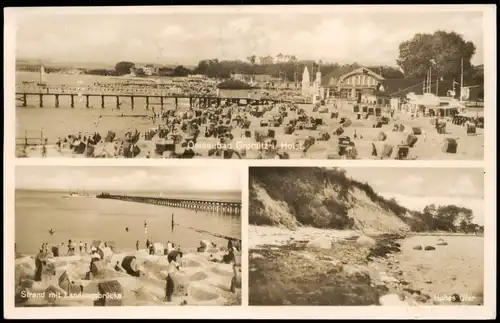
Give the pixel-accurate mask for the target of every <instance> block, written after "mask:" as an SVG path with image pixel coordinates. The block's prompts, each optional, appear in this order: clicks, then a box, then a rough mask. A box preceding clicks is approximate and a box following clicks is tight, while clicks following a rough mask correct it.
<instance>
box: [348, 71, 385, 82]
mask: <svg viewBox="0 0 500 323" xmlns="http://www.w3.org/2000/svg"><path fill="white" fill-rule="evenodd" d="M356 74H367V75H370V76H372V77H374V78H376V79H377V80H379V81H382V80H384V77H382V76H381V75H379V74H377V73H375V72H374V71H372V70H370V69H368V68H366V67H360V68H357V69H355V70H353V71H351V72H349V73H346V74H344V75H342V76H341V77H340V78H339V82H338V83H342V82H344V80H345V79H346V78H348V77H349V76H352V75H356Z"/></svg>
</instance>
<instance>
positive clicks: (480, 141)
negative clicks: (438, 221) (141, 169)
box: [16, 73, 484, 160]
mask: <svg viewBox="0 0 500 323" xmlns="http://www.w3.org/2000/svg"><path fill="white" fill-rule="evenodd" d="M25 74H26V73H25ZM32 77H35V76H34V75H32ZM53 77H54V80H53V82H56V81H57V82H76V79H77V78H78V75H77V76H68V77H66V76H65V75H54V76H53ZM58 77H59V78H58ZM87 77H89V76H87ZM26 78H29V76H28V75H23V76H22V78H20V79H26ZM90 80H91V79H88V80H86V81H85V82H86V83H89V82H91V81H90ZM68 84H71V83H68ZM64 100H66V101H64ZM90 100H91V101H90V108H86V107H85V102H84V101H85V100H84V98H83V97H80V99H78V100H76V102H75V108H71V107H70V106H69V97H68V98H63V97H62V98H61V101H60V107H59V108H55V106H54V104H55V103H54V102H52V101H51V99H50V98H48V99H46V100H45V101H44V104H45V105H44V108H39V107H38V98H37V97H33V98H31V101H30V104H29V106H28V107H22V106H20V105H19V104H20V103H18V106H17V107H16V137H17V138H18V139H17V141H16V142H17V144H18V145H17V155H18V156H22V157H41V156H42V149H41V146H40V145H35V146H29V147H27V148H25V151H23V149H22V148H23V147H22V143H23V140H22V138H24V137H25V136H28V137H31V138H37V137H43V138H46V139H47V145H46V148H47V153H46V157H51V158H57V157H73V158H75V157H83V156H84V154H82V153H75V152H74V151H73V149H71V148H70V147H69V145H68V147H63V148H62V149H57V148H56V141H57V140H58V138H65V137H67V136H68V135H74V136H76V135H78V133H81V134H82V136H89V135H90V134H93V133H94V132H98V133H100V134H101V136H103V137H104V136H106V134H107V132H108V131H113V132H115V133H116V134H117V137H116V139H115V141H117V140H122V139H123V136H124V135H125V133H126V132H128V131H135V130H137V131H139V132H140V133H141V134H142V136H141V138H140V139H139V141H138V142H137V145H138V147H139V148H140V150H141V151H140V153H139V154H138V155H137V156H136V158H145V157H146V156H149V158H164V156H163V155H162V154H158V153H156V152H155V149H156V142H157V141H158V139H159V138H158V135H155V136H153V137H152V138H149V139H147V140H146V138H145V137H144V133H146V132H148V131H149V130H151V129H157V128H158V127H159V126H161V125H163V126H165V125H166V123H165V121H164V120H162V119H161V118H157V119H156V120H153V118H152V116H153V109H155V111H156V113H160V107H159V106H158V102H156V101H155V102H153V101H151V102H150V107H149V110H147V109H146V101H145V99H144V98H137V100H136V105H135V109H132V108H131V106H130V102H129V101H130V99H122V100H121V103H122V105H121V108H120V109H116V108H115V105H116V102H115V98H113V97H107V98H106V99H105V103H106V104H107V107H106V108H105V109H101V107H100V98H99V97H92V98H91V99H90ZM171 101H172V100H171ZM179 102H180V103H179V104H180V105H179V107H178V108H177V110H176V112H175V113H176V116H177V118H179V121H180V123H185V122H190V121H193V120H194V119H189V118H188V117H185V116H184V115H183V114H184V113H185V112H186V111H188V110H189V102H188V100H187V99H181V100H179ZM354 106H355V103H354V101H346V100H341V99H333V98H331V99H329V100H327V102H326V104H325V105H324V106H320V107H319V108H315V107H314V106H313V105H312V104H290V103H276V104H271V103H269V104H266V105H263V106H260V109H262V110H263V112H264V113H263V115H261V116H257V115H254V114H252V113H250V108H249V107H248V106H244V105H241V106H238V105H236V104H233V105H231V106H230V107H229V108H230V110H231V111H232V120H226V119H225V118H224V117H222V116H221V115H218V119H219V121H220V122H222V121H224V124H226V125H227V126H229V127H230V129H229V130H228V131H227V132H226V133H227V134H230V135H231V136H232V138H233V139H231V140H229V139H227V138H226V139H225V145H226V148H228V149H233V150H235V151H237V152H238V153H239V154H240V156H238V155H235V154H233V156H232V158H240V157H241V158H248V159H263V158H264V159H268V158H278V155H277V153H278V152H279V153H280V154H282V155H283V154H285V153H286V154H287V155H288V156H287V158H291V159H294V158H308V159H340V158H346V157H345V156H340V155H339V139H340V138H341V137H345V136H348V137H349V138H350V140H351V142H353V143H354V144H355V147H356V156H351V157H349V158H355V159H382V158H385V159H395V158H396V157H397V145H399V144H403V143H406V138H407V137H408V136H409V135H410V134H413V133H414V128H419V129H420V130H421V132H417V133H415V136H416V137H417V141H416V143H415V144H414V146H413V147H412V148H410V150H409V154H408V156H407V157H406V158H407V159H425V160H437V159H439V160H449V159H459V160H475V159H482V158H483V156H484V130H483V129H481V128H477V129H476V133H474V134H467V131H466V128H465V127H464V126H458V125H455V124H452V122H451V119H449V120H448V122H447V125H446V132H445V133H441V134H440V133H438V132H437V130H436V128H435V126H434V125H432V124H431V118H430V117H424V116H422V115H420V116H415V117H413V118H412V117H411V115H410V114H407V113H404V112H402V111H396V112H395V114H394V116H393V117H391V113H390V108H382V109H381V116H380V117H385V118H387V119H388V120H389V122H388V124H382V126H381V127H379V128H377V127H375V125H376V124H377V120H378V118H379V117H377V116H375V115H370V116H368V117H367V118H364V117H361V118H360V119H358V114H357V113H355V112H354ZM358 106H359V107H360V109H361V108H362V107H363V106H366V104H363V103H361V104H358ZM370 107H371V106H370ZM218 108H219V107H217V108H216V107H213V106H212V107H211V108H202V107H198V108H196V107H195V108H194V110H193V111H195V110H199V111H201V113H202V114H206V113H207V112H208V111H211V112H210V113H215V115H217V114H219V113H221V112H220V111H218V110H214V109H218ZM164 109H165V111H166V110H169V109H175V106H174V105H173V101H172V102H170V101H169V102H165V105H164ZM300 110H303V114H302V117H304V116H306V117H307V118H308V119H311V120H321V121H320V122H319V123H317V122H316V121H315V122H316V123H317V124H316V126H315V128H314V130H312V128H309V127H306V128H304V129H300V127H298V126H296V127H295V129H294V131H293V132H292V133H288V132H287V130H286V128H287V127H286V125H287V124H288V123H289V122H291V121H292V122H293V121H297V120H298V119H299V118H300V116H301V114H300V113H299V111H300ZM478 111H479V110H478ZM478 113H479V114H481V115H482V111H479V112H478ZM333 114H337V116H335V117H334V116H333ZM237 115H238V116H240V117H242V118H246V119H247V120H248V122H249V123H250V124H249V126H248V128H243V127H241V125H238V122H237V121H236V120H235V117H236V116H237ZM280 115H281V117H282V122H281V124H280V125H279V126H278V125H276V126H275V125H274V124H273V122H272V120H273V119H275V118H276V117H278V116H280ZM342 118H344V119H348V120H350V122H349V123H350V124H345V123H342V122H341V120H342ZM395 125H398V126H399V125H403V127H404V129H402V131H401V130H398V131H393V128H394V126H395ZM208 126H209V124H208V123H202V124H201V125H200V135H199V136H198V138H197V141H196V143H195V144H196V145H195V146H194V147H191V148H193V150H194V152H195V153H196V156H195V157H194V158H209V156H208V152H209V150H210V149H212V148H214V147H215V146H216V145H217V144H218V143H219V140H218V139H217V138H215V137H208V138H207V137H205V129H207V127H208ZM340 127H342V128H343V133H342V134H341V135H338V134H336V130H337V129H339V128H340ZM246 132H249V134H250V136H248V135H247V134H246ZM257 133H259V134H263V135H264V137H266V138H268V139H274V140H276V149H272V150H271V151H268V152H266V151H265V149H264V151H261V149H260V148H262V147H263V145H262V144H261V141H259V140H257V139H256V134H257ZM324 133H327V134H328V135H329V138H325V137H323V136H324ZM380 133H383V134H384V135H385V139H384V140H381V139H380ZM180 134H181V136H182V137H183V138H188V137H190V136H189V135H188V134H187V133H185V132H183V131H181V132H180ZM310 137H312V138H314V144H313V145H312V146H311V147H309V148H307V151H306V152H304V148H306V147H305V144H304V141H305V140H306V139H308V138H310ZM446 139H455V140H456V141H457V142H458V149H457V152H456V153H447V152H445V151H443V145H444V143H445V140H446ZM374 145H375V147H376V149H377V154H376V156H375V155H374V154H373V147H374ZM384 145H389V146H392V147H393V151H392V153H391V154H389V155H387V156H384V157H382V151H383V149H384ZM108 146H109V145H106V143H104V142H103V141H102V142H100V143H98V144H97V145H96V149H95V151H96V153H95V155H96V156H97V155H99V157H102V156H105V157H112V158H120V157H122V156H120V155H117V156H113V153H112V152H110V153H107V152H108V151H109V150H112V147H108ZM177 146H181V145H180V144H178V145H177ZM185 149H186V147H176V151H178V150H179V151H181V150H182V151H184V150H185ZM103 151H104V153H102V152H103ZM219 158H221V157H220V156H219Z"/></svg>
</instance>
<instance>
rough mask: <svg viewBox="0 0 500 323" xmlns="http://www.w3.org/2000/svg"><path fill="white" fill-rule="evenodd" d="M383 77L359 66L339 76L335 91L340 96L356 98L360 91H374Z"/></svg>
mask: <svg viewBox="0 0 500 323" xmlns="http://www.w3.org/2000/svg"><path fill="white" fill-rule="evenodd" d="M383 80H384V77H383V76H381V75H380V74H377V73H375V72H373V71H372V70H369V69H367V68H365V67H360V68H358V69H355V70H353V71H351V72H349V73H346V74H344V75H342V76H341V77H339V79H338V81H337V91H338V92H339V94H340V97H341V98H344V99H352V100H356V99H357V98H359V97H360V96H361V94H362V93H370V92H374V91H375V90H376V89H377V86H378V85H379V83H380V82H382V81H383Z"/></svg>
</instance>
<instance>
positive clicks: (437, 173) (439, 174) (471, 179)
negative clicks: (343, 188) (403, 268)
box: [346, 167, 484, 225]
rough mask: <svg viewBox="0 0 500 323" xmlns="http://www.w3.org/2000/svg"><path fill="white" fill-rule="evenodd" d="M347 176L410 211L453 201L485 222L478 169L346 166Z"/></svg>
mask: <svg viewBox="0 0 500 323" xmlns="http://www.w3.org/2000/svg"><path fill="white" fill-rule="evenodd" d="M346 170H347V176H349V177H352V178H354V179H356V180H358V181H360V182H367V183H368V184H370V185H371V186H372V187H373V189H374V190H375V192H377V193H378V194H380V195H382V196H384V197H386V198H395V199H396V200H397V201H398V202H399V203H400V204H401V205H403V206H405V207H407V208H409V209H412V210H419V211H421V210H423V208H424V207H425V206H426V205H429V204H436V205H447V204H455V205H459V206H464V207H467V208H470V209H472V211H473V212H474V217H475V220H476V221H475V222H476V223H478V224H481V225H482V224H484V174H483V170H482V169H479V168H406V167H405V168H376V169H374V168H357V167H356V168H347V169H346Z"/></svg>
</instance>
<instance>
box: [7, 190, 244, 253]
mask: <svg viewBox="0 0 500 323" xmlns="http://www.w3.org/2000/svg"><path fill="white" fill-rule="evenodd" d="M89 193H91V194H92V193H98V192H89ZM109 193H123V192H116V191H113V192H109ZM65 194H67V192H54V191H30V190H19V189H18V190H16V205H15V207H16V216H15V218H16V224H15V234H16V236H15V239H16V246H17V251H18V252H21V253H27V254H32V253H36V252H37V250H38V248H39V247H40V244H41V243H42V242H48V243H49V244H60V243H61V242H65V245H66V244H67V241H68V239H72V240H73V241H77V242H79V241H83V242H88V243H90V242H92V240H94V239H96V240H108V241H114V242H115V244H116V247H117V249H119V250H132V249H135V243H136V241H137V240H139V241H140V243H141V248H144V246H143V244H144V241H145V240H146V237H149V238H151V239H152V240H153V241H158V242H163V243H165V242H166V241H172V242H174V243H176V244H179V245H180V246H181V247H184V248H196V247H198V246H199V243H200V240H202V239H208V240H211V241H214V242H216V243H219V244H223V245H225V244H226V243H227V242H226V241H225V240H224V239H220V238H216V237H214V236H212V235H209V234H203V233H198V232H196V231H194V230H192V229H189V228H187V226H189V227H193V228H197V229H201V230H206V231H210V232H213V233H218V234H223V235H227V236H231V237H235V238H241V217H240V216H235V215H226V214H224V215H223V214H220V213H213V212H202V211H197V212H196V211H194V210H189V209H183V208H171V207H166V206H157V205H149V204H142V203H134V202H123V201H116V200H105V199H97V198H93V197H91V198H80V197H76V198H64V197H63V196H64V195H65ZM126 194H127V195H144V196H160V193H159V192H130V191H129V192H126ZM164 196H167V195H166V194H164ZM168 197H172V198H192V199H208V200H221V201H240V200H241V193H239V192H224V193H206V192H203V193H193V192H177V193H175V194H170V193H169V194H168ZM172 214H174V215H175V222H176V223H177V224H179V225H178V226H175V228H174V231H173V232H172V230H171V216H172ZM144 221H147V223H148V232H147V236H146V235H145V233H144ZM126 227H128V228H129V231H128V232H126V230H125V228H126ZM50 229H53V230H54V231H55V233H54V235H52V236H51V235H50V234H49V230H50Z"/></svg>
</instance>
